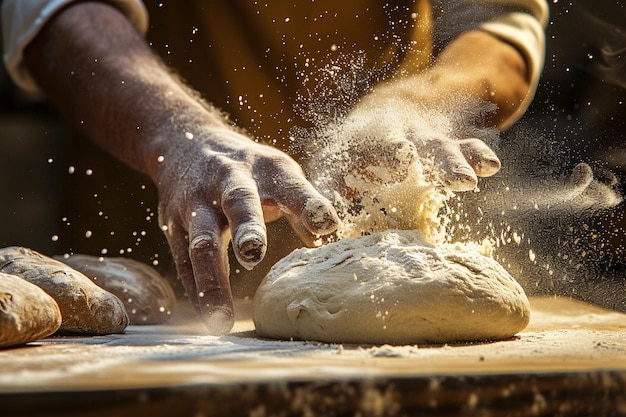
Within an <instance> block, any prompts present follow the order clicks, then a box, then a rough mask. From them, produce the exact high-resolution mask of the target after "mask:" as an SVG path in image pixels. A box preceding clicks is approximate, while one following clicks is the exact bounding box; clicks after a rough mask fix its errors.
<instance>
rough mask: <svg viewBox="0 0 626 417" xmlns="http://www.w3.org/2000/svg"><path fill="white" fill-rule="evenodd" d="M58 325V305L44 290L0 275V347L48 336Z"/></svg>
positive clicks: (11, 277) (12, 277)
mask: <svg viewBox="0 0 626 417" xmlns="http://www.w3.org/2000/svg"><path fill="white" fill-rule="evenodd" d="M59 326H61V311H60V310H59V306H58V305H57V303H56V302H55V301H54V299H53V298H52V297H50V296H49V295H48V294H46V292H45V291H44V290H42V289H41V288H39V287H37V286H36V285H33V284H31V283H29V282H27V281H25V280H23V279H22V278H20V277H16V276H13V275H9V274H3V273H0V348H4V347H9V346H16V345H23V344H24V343H28V342H33V341H35V340H39V339H43V338H44V337H48V336H50V335H51V334H53V333H54V332H56V331H57V329H58V328H59Z"/></svg>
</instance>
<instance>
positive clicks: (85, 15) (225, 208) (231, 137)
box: [25, 2, 338, 334]
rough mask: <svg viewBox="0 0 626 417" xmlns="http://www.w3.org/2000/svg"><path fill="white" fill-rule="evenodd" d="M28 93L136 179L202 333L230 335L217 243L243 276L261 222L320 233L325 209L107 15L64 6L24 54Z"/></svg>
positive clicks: (276, 155)
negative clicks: (281, 220) (149, 189)
mask: <svg viewBox="0 0 626 417" xmlns="http://www.w3.org/2000/svg"><path fill="white" fill-rule="evenodd" d="M25 62H26V66H27V68H28V70H29V71H30V73H31V75H32V76H33V78H34V80H35V81H36V83H37V84H38V86H39V87H40V88H41V89H42V90H43V91H44V92H45V93H46V94H47V95H48V97H49V99H50V101H52V102H53V103H54V104H55V105H56V106H57V107H58V108H59V109H60V111H61V112H62V113H63V114H64V115H65V116H66V117H67V119H68V120H69V121H70V122H71V123H73V124H74V126H76V128H77V129H79V130H81V131H82V132H83V133H85V134H86V135H87V136H88V137H90V138H91V139H92V140H93V141H94V142H96V143H97V144H98V145H100V146H101V147H102V148H104V149H105V150H107V151H109V152H110V153H112V154H113V155H114V156H116V157H117V158H119V159H121V160H122V161H124V162H126V163H127V164H128V165H130V166H131V167H133V168H135V169H137V170H139V171H141V172H144V173H146V174H148V175H149V176H150V177H151V178H152V180H153V181H154V182H155V184H156V185H157V187H158V190H159V221H160V224H161V225H162V227H163V229H164V230H165V233H166V236H167V238H168V242H169V243H170V247H171V249H172V252H173V256H174V260H175V262H176V266H177V271H178V275H179V278H180V279H181V280H182V282H183V284H184V286H185V289H186V292H187V295H188V296H189V298H190V299H191V301H192V302H193V303H194V305H195V307H196V309H197V310H198V311H199V312H200V313H201V314H202V315H203V317H204V318H205V321H206V324H207V327H208V328H209V330H210V331H211V332H212V333H215V334H220V333H225V332H227V331H229V330H230V328H231V327H232V324H233V307H232V295H231V292H230V285H229V281H228V273H229V272H228V259H227V245H228V241H229V240H230V239H231V237H232V242H233V247H234V252H235V254H236V256H237V258H238V260H239V262H240V263H241V264H242V265H243V266H244V267H246V268H252V267H254V266H255V265H256V264H257V263H258V262H260V260H261V259H262V258H263V256H264V254H265V249H266V245H267V243H266V234H265V233H266V231H265V224H264V217H265V220H272V219H275V218H277V217H279V216H280V215H286V216H287V217H288V218H289V220H290V221H291V223H292V225H293V226H294V228H295V229H296V230H297V231H299V232H300V233H301V235H302V236H304V237H305V238H312V237H313V236H315V235H322V234H327V233H330V232H332V231H333V230H334V229H335V228H336V226H337V222H338V220H337V217H336V213H335V212H334V210H333V208H332V206H331V205H330V203H329V202H328V201H327V200H326V199H324V198H323V197H322V196H321V195H319V194H318V193H317V192H316V191H315V190H314V189H313V187H312V186H311V185H310V184H309V183H308V182H307V181H306V179H305V177H304V175H303V174H302V171H301V169H300V167H299V166H298V165H297V164H296V163H295V162H294V161H293V160H292V159H290V158H289V157H288V156H286V155H285V154H283V153H281V152H280V151H278V150H276V149H274V148H271V147H267V146H264V145H260V144H257V143H255V142H254V141H252V140H250V138H248V137H246V136H244V135H243V134H241V133H239V132H237V131H236V130H234V129H233V128H232V127H231V126H230V125H229V123H228V122H227V121H226V120H225V119H224V118H223V117H222V115H221V114H220V113H219V112H218V111H217V110H215V109H214V108H212V107H211V106H210V105H207V104H206V103H204V102H203V101H202V100H200V99H199V98H198V97H197V95H196V94H195V93H193V92H192V91H190V90H189V89H188V88H187V87H185V86H184V85H183V84H182V83H181V82H179V81H178V80H177V79H176V77H174V76H172V75H171V74H170V72H169V71H168V70H167V69H166V68H164V66H163V65H162V64H161V62H160V61H159V60H158V59H157V58H156V57H155V56H154V55H153V54H152V53H151V51H150V50H149V48H148V47H147V45H146V44H145V42H144V40H143V39H142V37H141V36H140V34H139V33H138V32H137V31H136V30H135V29H134V27H133V26H132V25H131V24H130V23H129V21H128V20H127V19H126V18H125V17H124V16H123V15H122V14H121V13H119V12H118V11H117V10H116V9H114V8H112V7H110V6H108V5H105V4H100V3H97V2H80V3H75V4H73V5H71V6H69V7H67V8H65V9H63V10H62V11H61V12H60V13H58V14H57V15H56V16H55V17H54V18H52V19H51V20H50V21H49V22H48V23H47V24H46V26H45V27H44V28H43V29H42V31H41V32H40V33H39V34H38V35H37V37H36V38H35V39H34V40H33V41H32V42H31V44H30V45H29V47H28V48H27V49H26V51H25Z"/></svg>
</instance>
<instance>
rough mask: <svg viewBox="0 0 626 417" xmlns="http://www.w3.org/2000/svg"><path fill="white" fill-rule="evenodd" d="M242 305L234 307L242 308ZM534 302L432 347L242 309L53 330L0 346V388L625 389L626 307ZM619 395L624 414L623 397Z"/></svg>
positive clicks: (19, 392) (16, 390)
mask: <svg viewBox="0 0 626 417" xmlns="http://www.w3.org/2000/svg"><path fill="white" fill-rule="evenodd" d="M245 307H246V306H245V305H244V306H240V308H239V310H240V311H243V312H244V313H242V315H243V316H245V315H246V314H245V311H247V308H245ZM182 310H185V309H184V308H183V309H182ZM531 311H532V314H531V322H530V324H529V325H528V327H527V328H526V329H525V330H524V331H523V332H521V333H520V334H519V335H518V336H516V337H514V338H512V339H510V340H505V341H498V342H488V343H487V342H486V343H475V344H460V345H436V346H387V345H384V346H354V345H338V344H323V343H313V342H300V341H277V340H264V339H259V338H256V337H255V334H254V326H253V324H252V322H251V320H249V319H248V318H245V317H244V318H242V319H239V320H237V322H236V325H235V328H234V330H233V332H232V333H231V334H229V335H227V336H222V337H212V336H206V335H204V334H203V328H202V325H201V324H200V323H199V322H197V321H195V320H192V319H190V318H189V317H188V316H187V315H186V314H182V313H179V315H177V316H175V317H173V319H172V320H171V323H169V324H164V325H159V326H130V327H129V328H128V329H127V330H126V332H125V333H124V334H116V335H107V336H94V337H51V338H48V339H45V340H42V341H39V342H35V343H30V344H28V345H26V346H24V347H19V348H14V349H6V350H0V369H1V372H0V395H3V394H12V395H22V396H24V395H29V394H30V395H31V396H32V395H36V394H37V393H50V392H57V393H65V394H72V393H80V392H91V393H94V392H98V391H102V392H105V391H106V392H112V391H117V392H118V393H119V392H123V391H125V390H126V391H132V390H137V389H144V390H145V389H152V388H153V389H163V388H170V389H174V388H176V387H200V386H203V387H225V386H228V387H233V386H250V384H252V385H255V384H256V385H257V386H259V385H264V386H268V385H271V384H272V383H280V384H283V385H284V384H288V383H294V384H296V383H302V382H303V381H304V382H309V383H311V382H317V383H326V382H328V381H335V382H338V381H379V380H384V381H413V382H415V381H418V380H419V381H424V384H426V385H424V386H429V387H430V388H431V389H432V387H433V384H435V385H440V384H442V383H446V381H448V380H454V381H459V380H462V381H468V383H470V382H469V381H473V382H471V383H472V384H476V383H478V382H481V381H483V382H485V383H486V384H487V385H488V384H489V383H488V381H489V380H490V378H491V379H493V378H501V381H505V380H506V379H507V378H508V379H509V380H510V378H512V377H514V376H515V375H517V376H521V375H524V376H526V377H528V376H541V375H543V376H546V378H547V377H548V376H550V378H554V376H555V375H556V376H558V377H557V382H554V380H551V381H552V382H550V384H554V383H556V384H559V382H558V381H559V380H560V381H565V380H567V378H570V377H571V376H572V375H575V376H578V377H580V378H582V380H584V381H585V382H584V383H582V385H581V384H578V385H577V386H578V387H579V388H577V389H581V390H585V389H587V388H588V387H594V386H597V385H598V381H604V382H602V383H603V384H608V388H606V389H604V390H603V391H602V393H603V394H602V393H600V394H598V395H605V396H606V395H607V393H609V394H610V395H613V394H614V393H615V392H626V314H623V313H619V312H615V311H610V310H606V309H603V308H599V307H596V306H593V305H590V304H586V303H583V302H580V301H575V300H570V299H566V298H554V297H539V298H531ZM590 375H592V376H593V378H591V379H589V376H590ZM607 375H608V377H607ZM446 378H447V379H446ZM516 378H518V377H516ZM598 378H600V379H598ZM602 378H604V379H602ZM607 378H608V379H607ZM518 382H519V378H518ZM514 383H515V381H514V382H511V383H510V384H514ZM534 383H535V384H537V382H536V381H535V382H534ZM496 384H499V385H502V384H501V383H499V382H496ZM616 384H617V386H616ZM457 385H458V384H457ZM539 385H541V384H539ZM544 385H545V384H544ZM455 386H456V385H455ZM586 387H587V388H586ZM455 389H457V390H458V389H459V388H458V387H457V388H455ZM532 389H533V390H534V391H537V388H536V387H535V388H532ZM616 389H617V391H616ZM505 391H506V390H504V391H503V394H502V395H505V396H506V395H510V393H509V394H507V393H506V392H505ZM568 392H569V394H567V395H571V394H572V392H573V391H571V390H570V391H568ZM577 392H578V391H577ZM583 392H585V391H583ZM611 393H613V394H611ZM468 395H469V394H468ZM624 395H625V396H626V394H624ZM13 398H19V397H13ZM468 398H470V397H468ZM620 398H621V399H622V400H623V403H621V406H623V407H624V408H623V409H622V412H624V413H626V397H620ZM463 401H466V400H463ZM431 402H432V400H431ZM535 402H536V399H535ZM0 403H1V401H0ZM431 406H432V404H431Z"/></svg>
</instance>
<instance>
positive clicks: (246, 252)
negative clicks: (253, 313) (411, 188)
mask: <svg viewBox="0 0 626 417" xmlns="http://www.w3.org/2000/svg"><path fill="white" fill-rule="evenodd" d="M179 136H182V135H179ZM189 138H191V139H189ZM164 149H165V151H164V152H163V155H162V158H159V160H162V162H161V163H160V164H159V165H158V168H157V173H156V181H155V182H156V183H157V185H158V188H159V199H160V203H159V218H160V222H161V224H162V227H163V229H164V231H165V234H166V236H167V239H168V242H169V244H170V246H171V249H172V253H173V256H174V260H175V262H176V267H177V270H178V276H179V278H180V279H181V280H182V283H183V285H184V287H185V290H186V292H187V295H188V296H189V298H190V300H191V301H192V303H193V304H194V306H195V307H196V309H197V310H198V312H199V313H200V314H201V315H202V317H203V318H204V320H205V323H206V325H207V327H208V329H209V331H210V332H211V333H212V334H224V333H227V332H228V331H229V330H230V329H231V327H232V325H233V320H234V316H233V306H232V295H231V291H230V285H229V278H228V276H229V263H228V258H227V257H228V254H227V247H228V242H229V241H230V240H231V239H232V245H233V249H234V252H235V256H236V257H237V260H238V261H239V263H240V264H241V265H242V266H243V267H245V268H247V269H252V268H253V267H254V266H255V265H256V264H258V263H259V262H260V261H261V260H262V259H263V257H264V255H265V251H266V247H267V237H266V229H265V224H264V220H265V221H271V220H275V219H277V218H278V217H280V216H282V215H285V216H286V217H287V218H288V219H289V221H290V223H291V225H292V226H293V227H294V229H295V230H296V231H297V232H298V234H299V235H300V236H301V238H302V239H303V240H304V241H305V243H307V244H311V243H312V242H313V240H314V239H315V238H317V237H319V235H325V234H328V233H331V232H333V231H334V230H335V229H336V228H337V226H338V223H339V220H338V218H337V214H336V213H335V211H334V209H333V208H332V205H331V204H330V202H329V201H328V200H326V199H325V198H323V197H322V196H321V195H320V194H319V193H318V192H317V191H315V189H314V188H313V186H312V185H311V184H310V183H309V182H308V181H307V180H306V179H305V177H304V175H303V173H302V170H301V168H300V167H299V165H298V164H297V163H296V162H295V161H294V160H292V159H291V158H290V157H288V156H287V155H286V154H284V153H282V152H280V151H278V150H277V149H275V148H272V147H269V146H264V145H261V144H258V143H255V142H253V141H252V140H250V139H249V138H247V137H245V136H243V135H242V134H239V133H236V132H234V131H233V130H230V129H229V128H226V127H219V128H215V127H207V128H204V129H200V130H199V131H197V132H194V133H193V136H192V135H189V134H188V135H187V139H185V138H181V139H179V140H178V141H175V142H174V143H171V144H170V145H169V146H167V147H165V148H164Z"/></svg>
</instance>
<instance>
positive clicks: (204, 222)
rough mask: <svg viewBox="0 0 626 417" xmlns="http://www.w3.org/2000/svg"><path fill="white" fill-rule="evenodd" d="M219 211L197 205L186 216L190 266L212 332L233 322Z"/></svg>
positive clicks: (223, 228)
mask: <svg viewBox="0 0 626 417" xmlns="http://www.w3.org/2000/svg"><path fill="white" fill-rule="evenodd" d="M226 229H227V228H226V226H225V225H223V224H222V222H220V221H219V220H218V214H217V213H214V212H213V211H211V210H210V209H208V208H204V209H197V210H196V211H194V212H192V213H191V215H190V218H189V258H190V260H191V266H192V269H193V276H194V281H195V289H196V292H195V293H194V294H189V296H190V297H195V298H196V299H197V305H198V310H199V313H200V315H201V316H202V318H203V320H204V324H205V325H206V327H207V329H208V331H209V333H210V334H212V335H223V334H226V333H228V332H229V331H230V329H231V328H232V327H233V325H234V323H235V314H234V309H233V296H232V293H231V290H230V282H229V278H228V276H229V265H228V236H227V231H226Z"/></svg>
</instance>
